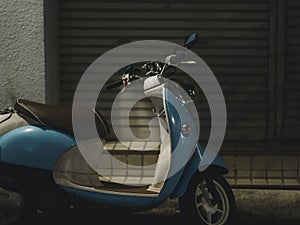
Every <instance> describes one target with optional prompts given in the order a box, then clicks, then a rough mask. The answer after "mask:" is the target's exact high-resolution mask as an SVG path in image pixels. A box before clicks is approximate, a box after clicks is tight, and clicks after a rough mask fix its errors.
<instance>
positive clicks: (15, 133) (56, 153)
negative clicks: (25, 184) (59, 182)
mask: <svg viewBox="0 0 300 225" xmlns="http://www.w3.org/2000/svg"><path fill="white" fill-rule="evenodd" d="M74 145H76V141H75V139H74V138H73V137H71V136H70V135H67V134H66V133H63V132H59V131H57V130H54V129H48V128H43V127H37V126H24V127H20V128H17V129H14V130H12V131H10V132H8V133H6V134H4V135H2V136H1V137H0V161H1V163H7V164H13V165H19V166H26V167H33V168H38V169H46V170H52V169H53V168H54V165H55V163H56V161H57V160H58V158H59V157H60V156H61V155H62V154H63V153H64V152H66V151H67V150H68V149H70V148H72V147H73V146H74Z"/></svg>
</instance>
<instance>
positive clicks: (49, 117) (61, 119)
mask: <svg viewBox="0 0 300 225" xmlns="http://www.w3.org/2000/svg"><path fill="white" fill-rule="evenodd" d="M15 110H16V111H17V113H18V114H19V115H20V116H21V117H23V118H24V119H25V120H26V121H27V122H28V123H29V124H31V125H41V126H49V127H54V128H57V129H60V130H62V131H65V132H67V133H69V134H71V135H74V134H73V126H72V108H71V107H67V106H59V107H58V106H53V105H46V104H41V103H38V102H33V101H29V100H25V99H18V100H17V101H16V104H15ZM91 110H92V109H91ZM94 113H95V118H96V125H97V131H98V135H99V137H100V138H104V137H106V136H107V135H108V134H109V127H108V124H107V122H106V120H105V118H104V117H103V116H102V115H101V113H100V112H99V111H97V110H95V111H94Z"/></svg>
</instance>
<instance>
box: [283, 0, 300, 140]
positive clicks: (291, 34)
mask: <svg viewBox="0 0 300 225" xmlns="http://www.w3.org/2000/svg"><path fill="white" fill-rule="evenodd" d="M286 10H287V11H286V55H285V57H286V64H285V111H284V123H283V125H284V136H285V139H289V140H291V139H299V137H300V63H299V59H300V2H299V1H295V0H288V1H287V7H286Z"/></svg>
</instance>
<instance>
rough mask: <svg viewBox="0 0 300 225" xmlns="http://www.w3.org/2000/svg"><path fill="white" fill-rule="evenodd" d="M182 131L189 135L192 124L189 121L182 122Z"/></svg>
mask: <svg viewBox="0 0 300 225" xmlns="http://www.w3.org/2000/svg"><path fill="white" fill-rule="evenodd" d="M181 133H182V135H183V136H185V137H187V136H189V135H190V134H191V133H192V126H191V125H189V124H187V123H184V124H182V126H181Z"/></svg>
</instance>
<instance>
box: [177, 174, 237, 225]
mask: <svg viewBox="0 0 300 225" xmlns="http://www.w3.org/2000/svg"><path fill="white" fill-rule="evenodd" d="M208 184H210V185H208ZM211 184H213V186H214V187H215V188H211V189H212V190H209V188H208V186H209V187H211ZM179 207H180V210H181V212H182V214H183V215H184V216H187V218H188V219H189V221H191V222H192V223H193V224H198V225H229V224H232V223H233V220H234V217H235V211H236V204H235V199H234V195H233V193H232V190H231V187H230V186H229V184H228V183H227V181H226V180H225V178H224V177H222V176H217V177H213V178H209V179H204V178H203V177H201V176H200V175H199V174H196V175H195V176H194V177H193V178H192V180H191V181H190V183H189V186H188V189H187V192H186V194H185V195H184V196H182V197H181V198H179Z"/></svg>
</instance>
